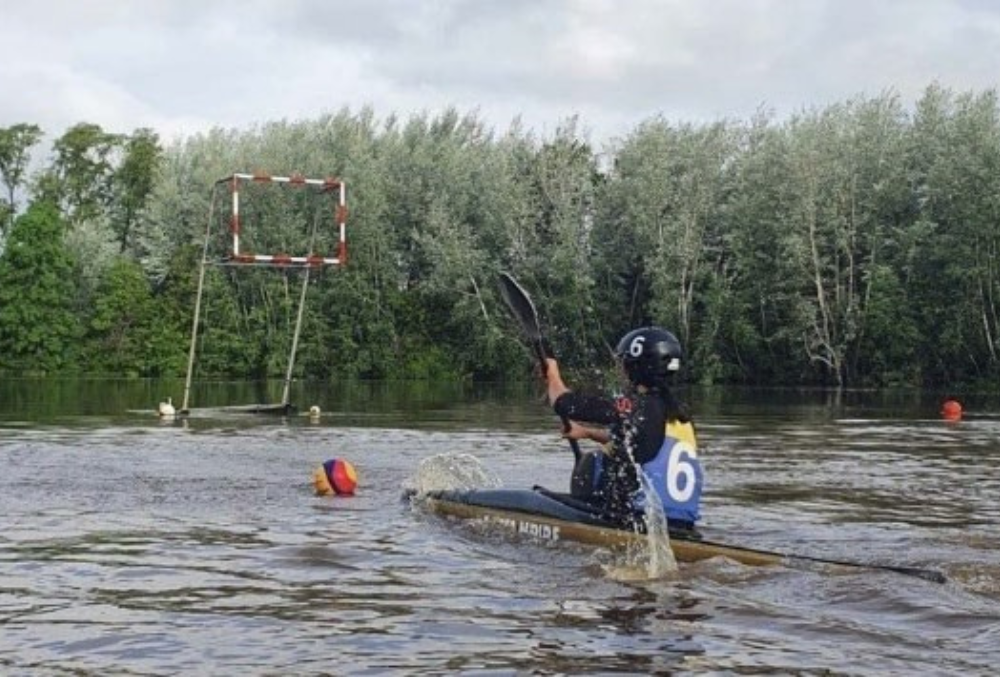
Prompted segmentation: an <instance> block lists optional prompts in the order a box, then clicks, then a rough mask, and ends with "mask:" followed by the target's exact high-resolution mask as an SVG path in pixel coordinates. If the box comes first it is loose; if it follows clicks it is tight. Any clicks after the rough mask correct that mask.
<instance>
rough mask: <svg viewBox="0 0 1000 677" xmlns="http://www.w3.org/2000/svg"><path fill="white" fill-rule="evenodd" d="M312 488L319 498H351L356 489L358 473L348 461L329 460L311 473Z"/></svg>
mask: <svg viewBox="0 0 1000 677" xmlns="http://www.w3.org/2000/svg"><path fill="white" fill-rule="evenodd" d="M313 487H315V488H316V493H317V494H319V495H321V496H325V495H328V494H337V495H338V496H353V495H354V490H355V489H357V487H358V473H357V471H356V470H355V469H354V466H353V465H351V462H350V461H345V460H343V459H340V458H331V459H330V460H329V461H326V462H325V463H324V464H323V465H321V466H320V467H318V468H316V470H314V471H313Z"/></svg>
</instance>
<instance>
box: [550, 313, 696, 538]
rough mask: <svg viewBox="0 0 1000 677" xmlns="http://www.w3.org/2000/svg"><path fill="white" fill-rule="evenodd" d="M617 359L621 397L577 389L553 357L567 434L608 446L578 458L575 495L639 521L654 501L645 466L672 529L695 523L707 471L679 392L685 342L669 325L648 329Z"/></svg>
mask: <svg viewBox="0 0 1000 677" xmlns="http://www.w3.org/2000/svg"><path fill="white" fill-rule="evenodd" d="M615 356H616V358H617V359H618V360H619V362H620V364H621V366H622V368H623V369H624V372H625V375H626V376H627V378H628V387H627V388H626V391H625V392H624V393H623V394H622V395H620V396H618V397H608V396H599V395H586V394H583V393H578V392H574V391H572V390H570V389H569V388H568V387H567V386H566V384H565V383H564V382H563V379H562V375H561V374H560V372H559V363H558V362H557V361H556V360H555V359H552V358H549V359H547V360H546V372H545V375H544V376H545V381H546V390H547V396H548V400H549V403H550V404H551V405H552V407H553V409H554V410H555V412H556V413H557V414H558V415H559V416H560V417H562V418H563V419H564V420H566V421H567V422H568V429H567V430H564V432H563V435H564V437H567V438H569V439H575V440H593V441H595V442H598V443H599V444H601V445H603V449H602V450H601V452H588V453H585V454H582V455H581V458H580V459H579V460H578V461H577V463H576V467H575V468H574V471H573V480H572V494H573V496H575V497H576V498H581V499H583V500H586V501H587V502H588V503H591V504H592V505H594V506H595V507H596V508H598V509H599V511H600V513H601V515H602V516H603V517H605V518H607V519H609V520H611V521H614V522H616V523H620V524H629V525H631V524H634V523H635V522H636V519H638V518H641V516H642V513H643V512H644V509H645V505H646V503H645V501H646V496H645V492H643V491H640V485H639V481H638V476H637V474H636V465H637V464H638V465H639V466H640V467H641V468H642V469H643V471H644V473H645V474H646V476H647V477H649V479H650V480H651V482H652V485H653V487H654V488H655V490H656V493H657V495H658V499H659V501H660V502H661V503H662V504H663V507H664V512H665V513H666V515H667V518H668V520H669V521H670V525H671V527H674V528H693V527H694V524H695V522H696V521H697V520H698V518H699V504H700V501H701V490H702V484H703V474H702V469H701V464H700V463H699V461H698V454H697V449H696V447H697V443H696V440H695V435H694V427H693V425H692V422H691V417H690V415H689V414H688V412H687V409H686V407H685V406H684V405H683V404H681V403H680V402H679V401H678V400H677V398H676V396H675V395H674V393H673V391H672V390H671V385H672V383H673V381H674V376H675V375H676V373H677V372H678V370H679V369H680V366H681V359H682V357H683V351H682V350H681V344H680V342H679V341H678V340H677V337H676V336H674V335H673V334H672V333H670V332H669V331H667V330H665V329H662V328H660V327H652V326H651V327H641V328H639V329H635V330H633V331H630V332H629V333H627V334H626V335H625V336H624V337H622V339H621V341H619V342H618V346H617V348H616V349H615ZM582 424H591V425H582ZM595 424H596V425H598V426H601V427H593V425H595Z"/></svg>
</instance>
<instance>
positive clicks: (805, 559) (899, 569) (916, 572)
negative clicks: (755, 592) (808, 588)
mask: <svg viewBox="0 0 1000 677" xmlns="http://www.w3.org/2000/svg"><path fill="white" fill-rule="evenodd" d="M697 542H698V543H701V544H703V545H708V546H719V547H720V548H726V549H729V550H739V551H742V552H747V553H753V554H758V555H762V556H771V557H776V558H780V559H782V560H784V561H785V562H787V563H789V564H794V563H796V562H801V563H808V564H823V565H827V566H839V567H850V568H852V569H874V570H882V571H891V572H893V573H897V574H903V575H904V576H915V577H916V578H922V579H924V580H925V581H931V582H932V583H946V582H947V580H948V579H947V578H946V577H945V575H944V574H942V573H941V572H940V571H934V570H933V569H920V568H917V567H904V566H895V565H892V564H868V563H865V562H852V561H849V560H841V559H828V558H825V557H811V556H809V555H793V554H789V553H783V552H775V551H770V550H759V549H757V548H747V547H744V546H739V545H728V544H725V543H714V542H712V541H703V540H698V541H697Z"/></svg>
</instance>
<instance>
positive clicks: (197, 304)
mask: <svg viewBox="0 0 1000 677" xmlns="http://www.w3.org/2000/svg"><path fill="white" fill-rule="evenodd" d="M218 185H219V184H218V183H216V184H215V185H214V186H212V198H211V202H210V203H209V208H208V226H207V227H206V228H205V244H203V245H202V248H201V267H200V268H199V270H198V294H197V295H196V296H195V301H194V319H192V320H191V346H190V348H189V349H188V364H187V375H186V376H185V377H184V402H183V403H182V404H181V412H180V413H181V415H187V414H188V413H190V409H189V408H188V405H189V404H190V401H191V377H192V375H193V374H194V354H195V348H196V346H197V345H198V321H199V320H200V319H201V295H202V291H203V290H204V288H205V266H206V265H208V261H207V259H208V241H209V239H210V238H211V237H212V219H213V218H214V213H215V191H216V188H218Z"/></svg>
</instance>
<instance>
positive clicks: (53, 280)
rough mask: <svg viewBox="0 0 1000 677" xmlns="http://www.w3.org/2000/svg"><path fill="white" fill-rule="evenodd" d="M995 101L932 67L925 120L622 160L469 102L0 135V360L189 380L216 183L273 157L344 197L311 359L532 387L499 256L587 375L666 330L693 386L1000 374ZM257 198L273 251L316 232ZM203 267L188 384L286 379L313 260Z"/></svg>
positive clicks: (46, 370) (847, 104)
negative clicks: (209, 125) (491, 116)
mask: <svg viewBox="0 0 1000 677" xmlns="http://www.w3.org/2000/svg"><path fill="white" fill-rule="evenodd" d="M998 112H1000V108H998V105H997V93H996V91H995V90H989V91H985V92H962V93H956V92H953V91H951V90H949V89H947V88H944V87H942V86H940V85H936V84H935V85H932V86H930V87H928V88H927V89H926V90H925V91H924V92H923V93H922V95H921V97H920V99H919V100H918V101H917V102H916V103H915V104H914V105H913V106H912V108H910V109H908V108H907V107H906V106H904V105H903V104H902V102H901V101H900V98H899V97H898V95H896V94H895V93H893V92H884V93H882V94H880V95H878V96H871V97H865V96H859V97H856V98H852V99H850V100H847V101H844V102H840V103H836V104H833V105H829V106H826V107H822V108H813V109H808V110H803V111H801V112H799V113H797V114H795V115H792V116H791V117H789V118H787V119H781V120H779V119H776V118H775V117H774V115H773V114H772V113H769V112H767V111H761V112H759V113H758V114H756V115H754V116H752V117H751V118H750V119H747V120H728V119H727V120H718V121H714V122H709V123H698V124H695V123H684V122H672V121H669V120H666V119H664V118H662V117H653V118H649V119H647V120H644V121H643V122H641V123H640V124H638V125H637V126H636V127H635V128H634V129H633V130H631V131H630V132H629V133H628V134H626V135H625V136H623V137H621V138H619V139H616V140H614V141H613V142H610V143H609V144H607V146H606V147H604V148H601V149H596V148H594V147H592V145H591V144H590V143H589V142H588V141H587V140H586V134H585V132H584V131H583V130H582V128H581V124H580V121H579V120H578V119H577V118H569V119H567V120H565V121H564V122H563V123H562V125H561V126H560V127H559V128H558V129H557V130H556V131H555V132H553V133H552V134H550V135H548V136H546V137H540V136H538V135H536V134H535V133H534V132H532V131H531V130H529V129H525V128H523V127H522V126H521V125H520V124H519V123H517V122H515V123H514V124H512V125H511V126H510V127H509V128H508V129H506V130H503V131H497V130H495V129H493V128H491V127H489V126H488V125H487V124H486V123H485V122H484V121H483V120H482V119H480V118H479V116H478V115H477V114H463V113H461V112H459V111H457V110H448V111H445V112H443V113H440V114H437V115H430V114H427V113H421V114H415V115H412V116H410V117H408V118H400V117H397V116H395V115H391V116H389V117H387V118H379V117H377V116H376V115H375V113H374V111H373V110H371V109H370V108H364V109H361V110H359V111H351V110H348V109H343V110H341V111H339V112H336V113H330V114H326V115H322V116H320V117H318V118H316V119H312V120H303V121H295V122H289V121H277V122H269V123H264V124H261V125H258V126H255V127H252V128H250V129H243V130H234V129H213V130H211V131H208V132H205V133H201V134H196V135H192V136H190V137H187V138H184V139H181V140H178V141H176V142H173V143H171V144H169V145H167V146H164V145H163V144H162V143H161V141H160V139H159V138H158V136H157V135H156V134H155V133H154V132H153V131H152V130H149V129H138V130H136V131H134V132H133V133H132V134H128V135H120V134H112V133H108V132H106V131H104V130H103V129H101V128H100V127H99V126H98V125H94V124H89V123H81V124H78V125H76V126H74V127H72V128H70V129H69V130H67V131H66V132H65V133H64V134H63V135H62V136H61V137H59V138H58V139H57V140H56V141H55V142H54V144H53V146H52V153H51V157H50V158H49V159H48V160H47V162H45V163H42V166H41V169H39V170H37V171H35V172H34V173H30V175H29V171H28V168H29V166H31V160H32V152H33V151H34V150H35V149H37V147H38V145H39V143H40V141H41V139H42V130H41V129H40V128H39V127H37V126H35V125H32V124H19V125H14V126H11V127H7V128H0V178H2V180H3V186H4V188H5V191H3V192H4V197H3V199H2V200H0V217H2V218H0V223H2V230H0V250H2V253H0V370H2V371H3V372H5V373H30V374H64V373H86V374H114V375H130V376H171V375H180V374H183V373H184V369H185V367H186V360H187V351H188V337H189V334H190V331H191V321H192V317H193V308H194V301H195V293H196V290H197V284H198V272H199V268H200V262H201V259H202V255H203V244H204V242H205V238H206V230H207V231H208V232H212V230H213V228H215V225H214V224H213V222H212V218H213V217H212V216H211V214H212V212H213V210H215V211H218V209H217V208H216V206H215V205H214V204H213V203H214V202H215V201H216V199H217V196H216V194H215V188H214V187H215V185H216V182H217V181H218V180H219V179H220V178H222V177H226V176H229V175H231V174H233V173H234V172H264V173H268V174H272V175H290V174H293V173H300V174H302V175H305V176H316V177H337V178H339V179H342V180H343V181H344V182H345V185H346V186H347V195H348V200H347V202H348V208H349V214H350V216H349V218H348V229H347V232H348V243H349V244H348V251H349V258H348V262H347V264H346V265H344V266H341V267H338V268H335V269H331V270H326V271H325V272H322V273H318V274H313V273H311V274H310V276H311V277H310V279H309V281H308V286H309V293H308V295H307V302H306V306H305V314H304V319H303V324H302V335H301V338H300V340H299V344H298V359H297V362H296V373H297V375H298V376H299V377H303V378H320V379H331V378H415V379H478V380H505V379H521V378H525V377H526V376H527V373H528V371H527V370H528V366H527V365H528V364H529V357H528V355H527V353H526V352H525V351H524V349H523V348H522V347H521V345H520V344H519V342H518V337H517V334H516V331H515V330H514V328H513V327H512V325H511V322H510V320H509V318H508V317H507V315H506V314H505V311H504V308H503V305H502V302H501V300H500V298H499V294H498V289H497V286H496V278H497V274H498V272H499V271H501V270H506V271H509V272H511V273H513V274H514V275H515V276H516V277H517V278H518V279H519V280H521V282H522V284H524V286H525V287H526V288H528V289H529V290H530V291H531V293H532V295H533V297H534V299H535V302H536V305H537V306H538V308H539V311H540V313H541V315H542V317H543V320H544V321H545V323H546V326H547V328H548V331H549V332H550V333H551V335H552V342H553V343H554V345H555V347H556V349H557V350H558V353H559V354H560V356H561V357H562V358H563V360H564V361H565V362H566V363H567V365H568V366H569V367H572V368H576V369H578V370H588V369H595V368H597V369H599V368H605V367H607V366H608V365H609V364H610V362H611V360H610V349H611V348H612V347H613V346H614V344H615V342H616V341H617V338H618V337H619V336H620V335H621V334H623V333H624V332H625V331H627V330H628V329H630V328H632V327H635V326H638V325H642V324H647V323H656V324H659V325H662V326H664V327H667V328H669V329H671V330H672V331H674V333H675V334H677V336H678V337H679V338H680V340H681V342H682V344H683V345H684V347H685V350H686V353H687V364H686V369H685V375H686V377H687V378H689V379H691V380H693V381H697V382H700V383H743V384H756V385H779V384H815V385H828V386H871V387H877V386H891V385H912V386H945V387H955V386H958V385H960V384H961V385H965V386H966V387H971V386H975V385H979V386H987V387H988V386H991V385H992V387H995V384H996V383H997V382H998V377H1000V117H998ZM263 195H264V194H263V193H261V196H259V197H258V200H259V203H258V204H259V205H260V206H259V207H258V208H250V210H251V211H250V212H249V213H248V214H247V215H246V218H247V219H248V227H247V231H250V230H251V229H252V230H253V231H254V232H255V234H256V235H257V237H258V238H259V240H258V242H259V244H260V245H261V246H269V247H277V248H279V249H280V248H282V247H285V248H291V247H295V246H301V247H304V248H308V247H309V246H310V245H312V244H315V242H314V241H310V240H309V239H308V234H307V233H306V232H305V231H303V230H301V229H298V230H297V229H296V228H298V226H292V225H290V223H289V222H288V218H286V217H288V216H289V215H290V213H291V212H290V211H288V210H291V209H293V207H290V206H289V207H282V208H280V209H278V208H272V207H268V206H267V205H268V200H267V198H266V196H263ZM286 201H287V200H286ZM223 208H224V209H228V206H224V207H223ZM282 210H285V211H282ZM214 218H216V219H219V218H221V217H219V214H218V213H216V215H215V217H214ZM254 219H256V221H254ZM251 226H252V228H251ZM223 235H224V234H223ZM212 242H213V247H214V246H216V245H215V243H216V241H215V240H212ZM206 271H207V273H206V277H205V281H204V284H205V288H204V294H203V298H204V304H205V306H204V311H203V316H202V321H201V323H200V325H199V327H198V329H199V332H198V335H199V337H200V338H199V342H198V349H197V350H198V359H197V367H196V373H197V374H198V375H199V376H226V377H238V378H248V377H249V378H256V377H267V376H278V375H283V369H284V365H285V361H286V359H287V357H288V351H289V348H290V342H291V340H292V331H291V329H292V327H293V326H294V323H295V320H296V309H297V303H298V298H299V296H298V290H299V289H300V287H299V285H300V284H301V281H302V273H301V272H293V271H290V270H287V269H284V270H282V269H261V268H253V269H248V268H239V267H235V266H208V267H207V268H206Z"/></svg>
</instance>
